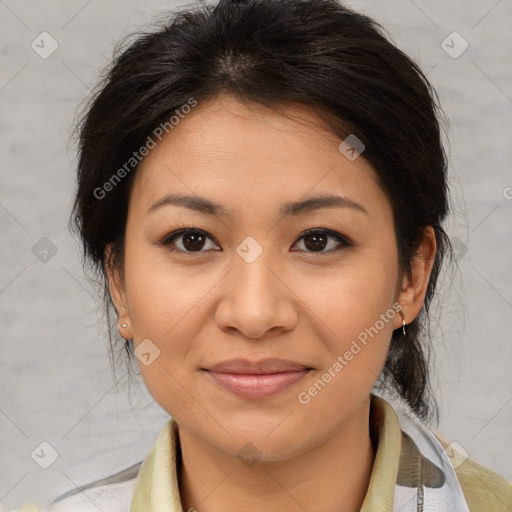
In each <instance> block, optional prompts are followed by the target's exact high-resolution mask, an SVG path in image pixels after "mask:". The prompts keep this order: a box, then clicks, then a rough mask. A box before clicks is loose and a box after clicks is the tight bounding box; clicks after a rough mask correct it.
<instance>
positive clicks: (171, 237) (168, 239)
mask: <svg viewBox="0 0 512 512" xmlns="http://www.w3.org/2000/svg"><path fill="white" fill-rule="evenodd" d="M191 233H196V234H200V235H203V236H205V237H206V238H209V239H210V240H212V241H213V242H214V243H215V244H217V242H215V240H214V239H213V238H212V237H211V236H209V235H208V233H207V232H206V231H203V230H202V229H199V228H194V227H192V228H185V227H184V228H182V229H178V230H176V231H173V232H171V233H168V234H167V235H165V236H164V237H163V238H162V239H161V240H159V241H158V245H159V246H160V247H164V248H166V249H167V250H169V251H171V252H181V253H185V254H196V253H202V252H207V251H204V250H200V251H184V250H182V249H177V248H176V247H175V246H174V245H173V244H174V241H175V240H176V239H177V238H179V237H180V236H184V235H188V234H191ZM315 234H325V235H327V236H329V237H332V238H336V239H337V240H338V242H339V245H338V246H336V247H335V248H333V249H329V250H328V251H324V250H322V251H317V252H315V251H308V250H305V249H301V250H299V252H300V251H303V252H309V253H310V254H314V255H319V254H332V253H334V252H338V251H341V250H343V249H347V248H350V247H353V246H354V245H355V244H354V243H353V242H352V241H351V240H349V239H348V238H347V237H345V236H343V235H341V234H340V233H337V232H336V231H332V230H330V229H326V228H312V229H308V230H306V231H304V233H302V234H301V235H300V237H299V238H298V239H297V241H296V242H295V243H297V242H298V241H299V240H302V239H303V238H305V237H307V236H309V235H315ZM295 243H294V245H295ZM217 245H219V244H217ZM294 252H296V251H294Z"/></svg>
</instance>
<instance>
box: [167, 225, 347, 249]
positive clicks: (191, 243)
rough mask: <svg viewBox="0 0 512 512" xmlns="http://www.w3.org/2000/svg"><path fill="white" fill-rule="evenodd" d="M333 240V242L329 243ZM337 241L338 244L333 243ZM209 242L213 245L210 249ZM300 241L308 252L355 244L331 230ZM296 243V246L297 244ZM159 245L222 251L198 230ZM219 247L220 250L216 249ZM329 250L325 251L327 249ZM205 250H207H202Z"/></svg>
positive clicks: (314, 232)
mask: <svg viewBox="0 0 512 512" xmlns="http://www.w3.org/2000/svg"><path fill="white" fill-rule="evenodd" d="M329 240H331V242H329ZM332 240H335V241H336V242H337V243H332ZM208 241H210V242H212V243H213V247H212V244H210V247H208ZM298 241H302V243H303V245H304V247H305V249H299V250H305V251H307V252H314V253H321V252H324V253H325V252H335V251H340V250H342V249H345V248H347V247H351V246H352V245H353V244H352V242H351V241H350V240H348V239H347V238H346V237H344V236H342V235H340V234H339V233H337V232H335V231H331V230H329V229H320V228H315V229H309V230H308V231H306V232H305V233H304V234H302V235H301V236H300V238H299V239H298ZM297 243H298V242H296V243H295V244H294V246H295V245H296V244H297ZM159 245H160V246H162V247H165V248H166V249H168V250H170V251H180V252H185V253H191V252H205V251H206V250H222V249H220V248H218V247H219V246H218V245H217V244H216V243H214V242H213V239H212V238H211V237H210V236H209V235H208V234H207V233H206V231H203V230H202V229H197V228H184V229H179V230H177V231H173V232H172V233H169V234H168V235H166V236H165V237H164V238H163V239H162V240H160V241H159ZM215 247H217V248H218V249H215ZM326 248H327V250H324V249H326ZM202 249H205V250H202Z"/></svg>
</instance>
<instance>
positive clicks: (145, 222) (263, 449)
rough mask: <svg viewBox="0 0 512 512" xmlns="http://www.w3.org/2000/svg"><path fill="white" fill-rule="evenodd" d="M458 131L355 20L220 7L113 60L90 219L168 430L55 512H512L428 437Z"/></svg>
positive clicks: (84, 205) (300, 5) (95, 150)
mask: <svg viewBox="0 0 512 512" xmlns="http://www.w3.org/2000/svg"><path fill="white" fill-rule="evenodd" d="M438 113H439V107H438V103H437V99H436V95H435V92H434V91H433V90H432V88H431V86H430V84H429V83H428V81H427V79H426V78H425V76H424V75H423V73H422V72H421V70H420V69H419V68H418V67H417V66H416V65H415V64H414V63H413V62H412V61H411V60H410V59H409V58H408V57H407V56H405V55H404V54H403V53H402V52H401V51H400V50H398V49H397V48H396V47H395V46H394V45H393V44H391V43H390V42H389V41H388V40H387V39H386V38H385V36H384V35H383V33H382V30H381V29H380V27H379V26H378V25H377V24H376V23H375V22H374V21H373V20H371V19H369V18H368V17H366V16H363V15H360V14H357V13H355V12H353V11H351V10H349V9H347V8H346V7H344V6H342V5H341V4H340V3H338V2H336V1H334V0H309V1H307V0H301V1H284V0H252V1H247V2H244V1H234V0H233V1H227V0H221V1H220V2H219V3H218V5H216V6H211V7H208V6H204V5H201V6H198V7H196V8H193V9H189V10H187V11H184V12H181V13H177V14H176V15H175V16H174V17H173V18H172V19H171V20H169V21H168V23H167V24H166V25H165V26H163V27H162V28H161V29H159V30H158V31H156V32H154V33H150V34H146V35H144V36H141V37H139V38H138V39H137V40H136V41H135V42H133V43H132V44H131V45H130V46H129V47H128V48H126V49H125V50H124V51H122V52H121V53H120V54H119V55H118V56H117V57H116V59H115V60H114V63H113V66H112V68H111V70H110V72H109V74H108V76H107V77H106V79H105V81H104V83H103V84H102V85H101V88H100V90H99V91H98V92H97V94H96V95H95V97H94V98H93V100H92V102H91V104H90V105H89V107H88V109H87V111H86V112H85V114H84V116H83V118H82V121H81V124H80V126H79V140H80V152H79V162H78V191H77V195H76V201H75V209H74V221H75V225H76V227H77V230H78V233H79V235H80V237H81V240H82V243H83V249H84V256H85V257H86V258H88V259H89V260H90V261H91V262H92V263H93V265H94V267H95V268H96V270H97V271H98V275H99V276H100V277H101V278H102V279H103V280H104V283H105V297H106V301H107V308H108V307H109V306H111V305H112V306H113V307H114V308H115V312H116V316H117V322H118V329H119V333H120V335H121V336H122V337H123V338H124V339H125V340H126V350H127V354H128V355H129V357H136V358H137V362H138V365H139V367H140V370H141V374H142V377H143V379H144V382H145V384H146V386H147V388H148V390H149V392H150V393H151V395H152V396H153V397H154V399H155V400H156V402H157V403H158V404H159V405H160V406H161V407H162V408H163V409H164V410H165V411H166V412H167V413H168V414H169V415H170V416H171V419H170V420H169V422H168V423H167V424H166V426H165V428H164V429H163V430H162V431H161V433H160V435H159V437H158V439H157V440H156V442H155V445H154V447H153V449H152V450H151V452H150V453H149V455H148V456H147V458H146V459H145V460H144V461H143V462H142V463H141V464H138V465H136V466H134V467H132V468H128V469H127V470H125V471H124V472H122V473H121V474H118V475H113V477H112V478H109V479H106V480H102V481H97V482H94V483H92V484H90V485H89V486H85V487H82V488H81V489H77V490H75V491H72V492H70V493H68V494H67V495H66V496H62V497H61V499H59V500H57V501H56V502H55V503H54V505H53V508H52V510H54V511H62V510H70V511H71V510H73V511H77V510H97V509H98V508H99V509H101V510H103V511H104V512H107V511H114V510H116V511H117V510H123V511H125V510H128V509H130V510H131V511H132V512H142V511H144V512H155V511H157V510H158V511H163V510H165V511H199V512H217V511H229V510H235V509H237V510H239V509H242V510H244V511H256V510H258V511H259V510H272V511H273V510H276V511H278V510H279V511H280V510H289V511H292V510H293V511H295V510H297V511H299V510H307V511H309V512H314V511H322V512H326V511H340V510H344V511H347V512H350V511H358V510H362V511H365V512H366V511H392V510H394V511H398V510H401V511H403V512H406V511H422V510H437V511H441V510H446V511H448V510H449V511H471V512H475V511H484V510H485V511H489V510H492V511H498V510H504V511H505V510H510V509H511V508H512V484H511V483H510V482H508V481H507V480H505V479H504V478H502V477H501V476H499V475H497V474H496V473H494V472H492V471H491V470H489V469H487V468H484V467H482V466H480V465H479V464H477V463H476V462H474V461H472V460H471V459H469V458H467V454H466V453H465V452H464V450H463V448H461V447H460V446H459V445H457V444H456V443H449V441H445V440H444V439H442V438H441V437H440V435H439V434H434V433H433V431H432V430H431V429H430V428H428V426H427V424H428V423H429V422H430V421H431V420H432V419H433V418H435V417H436V404H435V400H434V398H433V397H432V395H431V392H430V386H429V376H428V348H429V344H428V342H429V333H428V312H429V306H430V304H431V301H432V298H433V297H434V294H435V288H436V281H437V277H438V274H439V272H440V269H441V266H442V263H443V260H444V258H445V256H446V254H447V252H448V251H449V250H450V245H449V240H448V238H447V236H446V233H445V231H444V230H443V221H444V220H445V218H446V215H447V213H448V209H449V204H448V191H447V175H446V174H447V163H446V158H445V154H444V150H443V146H442V142H441V135H440V128H439V121H438ZM378 391H382V392H386V393H387V394H391V395H392V394H394V395H396V396H395V398H396V400H393V405H392V404H391V403H390V402H388V401H387V400H385V399H383V398H382V397H380V396H377V394H376V393H377V392H378ZM400 404H402V405H400ZM443 448H446V450H444V449H443Z"/></svg>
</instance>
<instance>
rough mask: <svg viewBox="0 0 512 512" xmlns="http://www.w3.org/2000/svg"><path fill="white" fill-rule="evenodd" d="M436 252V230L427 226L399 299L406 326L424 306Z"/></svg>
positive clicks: (405, 277) (404, 280)
mask: <svg viewBox="0 0 512 512" xmlns="http://www.w3.org/2000/svg"><path fill="white" fill-rule="evenodd" d="M436 250H437V244H436V236H435V232H434V229H433V228H432V226H427V227H426V228H425V229H424V231H423V239H422V241H421V243H420V246H419V247H418V250H417V251H416V253H415V255H414V257H413V259H412V261H411V273H410V275H409V276H404V278H403V280H402V291H401V292H400V295H399V298H398V300H399V302H400V304H401V305H402V311H403V314H404V320H405V323H406V324H409V323H411V322H412V321H413V320H414V319H415V318H416V317H417V316H418V314H419V312H420V310H421V308H422V306H423V302H424V301H425V294H426V293H427V287H428V283H429V280H430V274H431V272H432V267H433V266H434V260H435V256H436ZM400 320H401V318H400Z"/></svg>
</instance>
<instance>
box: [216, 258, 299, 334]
mask: <svg viewBox="0 0 512 512" xmlns="http://www.w3.org/2000/svg"><path fill="white" fill-rule="evenodd" d="M276 258H277V257H276V256H275V255H273V254H272V252H271V251H270V250H264V251H263V252H262V253H261V254H260V255H259V256H258V257H257V258H256V259H255V260H254V261H252V262H248V261H246V260H244V259H243V258H242V257H239V256H238V255H236V256H235V258H234V262H233V267H232V269H231V271H230V272H229V273H228V275H227V276H226V278H225V279H223V284H222V286H223V289H222V299H221V301H220V303H219V304H218V306H217V308H216V311H215V321H216V323H217V325H218V326H219V328H220V329H222V330H224V331H226V332H229V333H231V334H233V333H238V334H239V335H241V336H244V337H246V338H251V339H261V338H266V337H268V336H278V335H280V334H282V333H283V332H286V331H289V330H292V329H293V328H294V327H295V326H296V324H297V322H298V319H299V315H298V310H299V303H300V301H299V299H298V298H297V296H296V295H295V294H294V293H293V290H292V287H290V285H289V284H288V283H286V279H285V276H284V275H283V272H282V270H281V272H280V269H282V265H279V264H276Z"/></svg>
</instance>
